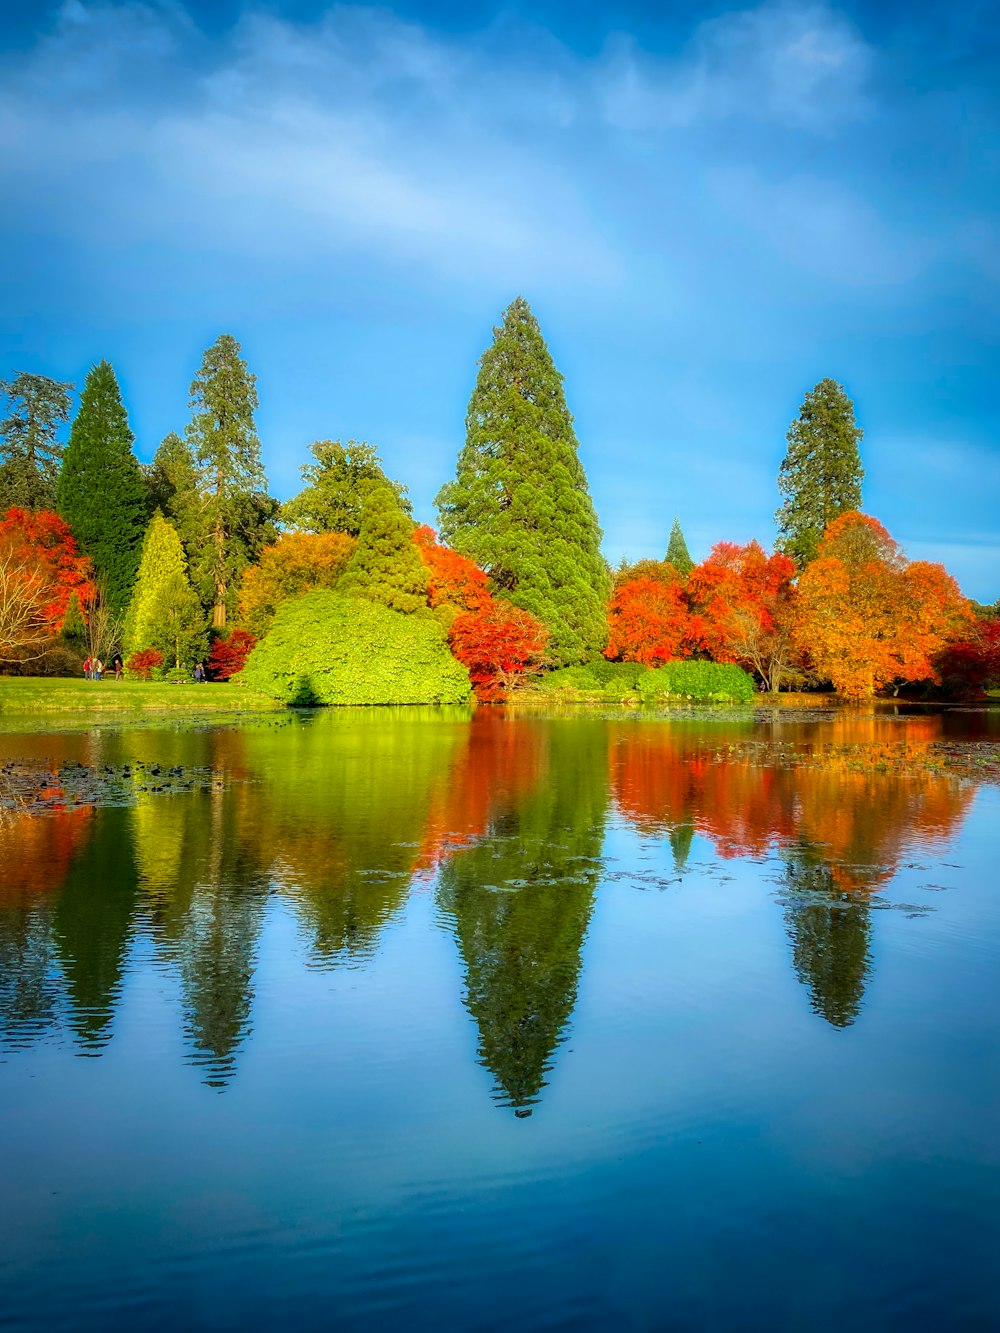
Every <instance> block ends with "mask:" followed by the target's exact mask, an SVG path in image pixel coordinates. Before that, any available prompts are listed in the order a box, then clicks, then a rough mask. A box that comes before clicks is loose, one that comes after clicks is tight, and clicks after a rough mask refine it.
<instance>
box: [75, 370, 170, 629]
mask: <svg viewBox="0 0 1000 1333" xmlns="http://www.w3.org/2000/svg"><path fill="white" fill-rule="evenodd" d="M134 438H135V437H134V436H133V434H132V432H131V430H130V429H129V424H128V416H127V414H126V412H125V406H124V404H123V403H122V398H121V391H120V390H119V388H118V381H117V380H116V379H115V372H114V371H113V370H112V369H111V366H110V365H109V364H108V362H107V361H101V362H99V363H98V364H97V365H96V366H94V367H93V369H92V370H91V371H90V373H89V374H88V375H87V380H86V383H85V384H84V386H83V394H82V396H81V398H80V410H79V411H78V412H77V414H76V419H75V420H74V422H73V427H72V430H71V431H70V437H69V444H68V445H67V446H66V451H65V453H64V455H63V463H62V471H61V472H60V474H59V485H58V489H57V493H56V500H57V504H58V509H59V513H60V514H61V515H62V516H63V518H64V519H65V520H66V522H67V523H68V524H69V525H70V527H71V528H72V529H73V535H74V536H75V537H76V539H77V542H78V543H79V546H80V549H81V550H82V551H83V552H84V554H85V555H89V556H90V557H91V559H92V560H93V562H94V569H95V571H96V573H97V575H98V577H102V578H103V580H104V581H105V584H106V588H107V596H108V601H109V604H110V606H111V607H112V608H113V609H114V610H115V611H120V610H124V608H125V607H126V606H127V604H128V600H129V596H130V594H131V592H132V585H133V583H134V582H135V575H136V570H137V569H138V567H139V557H140V554H141V551H142V534H143V531H144V529H145V526H146V519H147V517H148V511H147V509H146V503H147V501H146V487H145V483H144V481H143V477H142V472H141V470H140V468H139V464H138V462H137V461H136V457H135V455H134V454H133V452H132V441H133V439H134Z"/></svg>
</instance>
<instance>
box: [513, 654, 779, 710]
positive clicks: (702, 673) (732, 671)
mask: <svg viewBox="0 0 1000 1333" xmlns="http://www.w3.org/2000/svg"><path fill="white" fill-rule="evenodd" d="M539 685H540V688H541V689H543V690H545V691H546V693H551V694H555V695H559V694H561V693H566V694H570V693H572V694H582V695H589V696H597V697H600V698H603V699H609V700H610V699H620V698H622V697H623V696H624V695H627V694H638V695H639V697H640V698H641V699H642V700H643V702H645V703H655V702H656V701H657V700H658V699H666V698H684V699H693V700H696V701H697V702H699V703H705V702H712V701H716V702H719V703H749V701H750V700H751V699H753V697H754V693H755V691H754V686H753V681H752V680H751V678H750V677H749V676H748V675H747V673H746V672H745V671H744V670H743V669H742V668H741V667H737V666H724V665H722V664H720V663H719V662H693V661H684V662H668V663H667V664H666V666H662V667H657V668H656V669H655V670H650V669H649V668H648V667H644V666H643V665H642V664H641V663H639V662H591V663H589V664H588V665H587V666H577V667H564V668H563V669H562V670H561V671H551V672H549V674H548V675H547V676H545V677H543V678H542V680H541V681H540V682H539Z"/></svg>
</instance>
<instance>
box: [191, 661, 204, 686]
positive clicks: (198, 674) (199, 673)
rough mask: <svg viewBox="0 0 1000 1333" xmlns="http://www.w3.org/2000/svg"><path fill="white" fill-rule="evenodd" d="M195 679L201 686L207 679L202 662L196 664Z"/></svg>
mask: <svg viewBox="0 0 1000 1333" xmlns="http://www.w3.org/2000/svg"><path fill="white" fill-rule="evenodd" d="M194 678H195V680H196V681H197V682H198V684H199V685H200V684H201V683H202V682H203V681H204V679H205V668H204V667H203V666H202V664H201V663H200V662H195V664H194Z"/></svg>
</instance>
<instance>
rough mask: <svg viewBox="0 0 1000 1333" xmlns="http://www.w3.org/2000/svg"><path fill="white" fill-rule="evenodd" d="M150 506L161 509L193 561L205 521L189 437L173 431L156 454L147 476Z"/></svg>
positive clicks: (152, 510) (202, 535)
mask: <svg viewBox="0 0 1000 1333" xmlns="http://www.w3.org/2000/svg"><path fill="white" fill-rule="evenodd" d="M146 484H147V486H148V488H149V510H150V513H153V512H154V511H155V510H157V509H159V510H161V511H162V513H163V516H164V518H168V519H169V520H170V522H171V523H173V525H174V527H175V528H176V529H177V531H178V533H179V534H180V539H181V541H182V542H183V544H184V550H185V553H186V554H187V557H188V560H189V561H190V560H191V558H192V556H193V554H195V553H196V551H197V550H198V548H199V545H200V543H201V542H202V541H203V539H204V535H205V533H204V527H205V525H204V521H203V519H202V515H201V506H200V503H199V498H198V469H197V467H196V466H195V461H194V455H193V454H192V453H191V449H190V447H189V446H188V444H187V442H186V441H185V440H182V439H181V437H180V436H179V435H178V434H177V432H176V431H171V432H170V434H169V435H165V436H164V437H163V440H162V442H161V444H160V447H159V448H158V449H157V451H156V453H155V454H154V456H153V462H152V466H151V467H150V469H149V472H148V474H147V477H146Z"/></svg>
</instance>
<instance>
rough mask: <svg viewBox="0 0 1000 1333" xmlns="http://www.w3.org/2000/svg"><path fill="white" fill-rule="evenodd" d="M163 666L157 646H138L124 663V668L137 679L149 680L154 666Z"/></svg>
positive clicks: (161, 656)
mask: <svg viewBox="0 0 1000 1333" xmlns="http://www.w3.org/2000/svg"><path fill="white" fill-rule="evenodd" d="M161 666H163V654H162V653H161V652H160V651H159V649H157V648H140V649H139V651H138V652H137V653H133V654H132V656H131V657H130V658H129V659H128V661H127V662H126V663H125V670H126V671H127V672H128V673H129V675H130V676H137V677H138V678H139V680H149V677H150V673H151V672H152V670H153V668H154V667H161Z"/></svg>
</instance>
